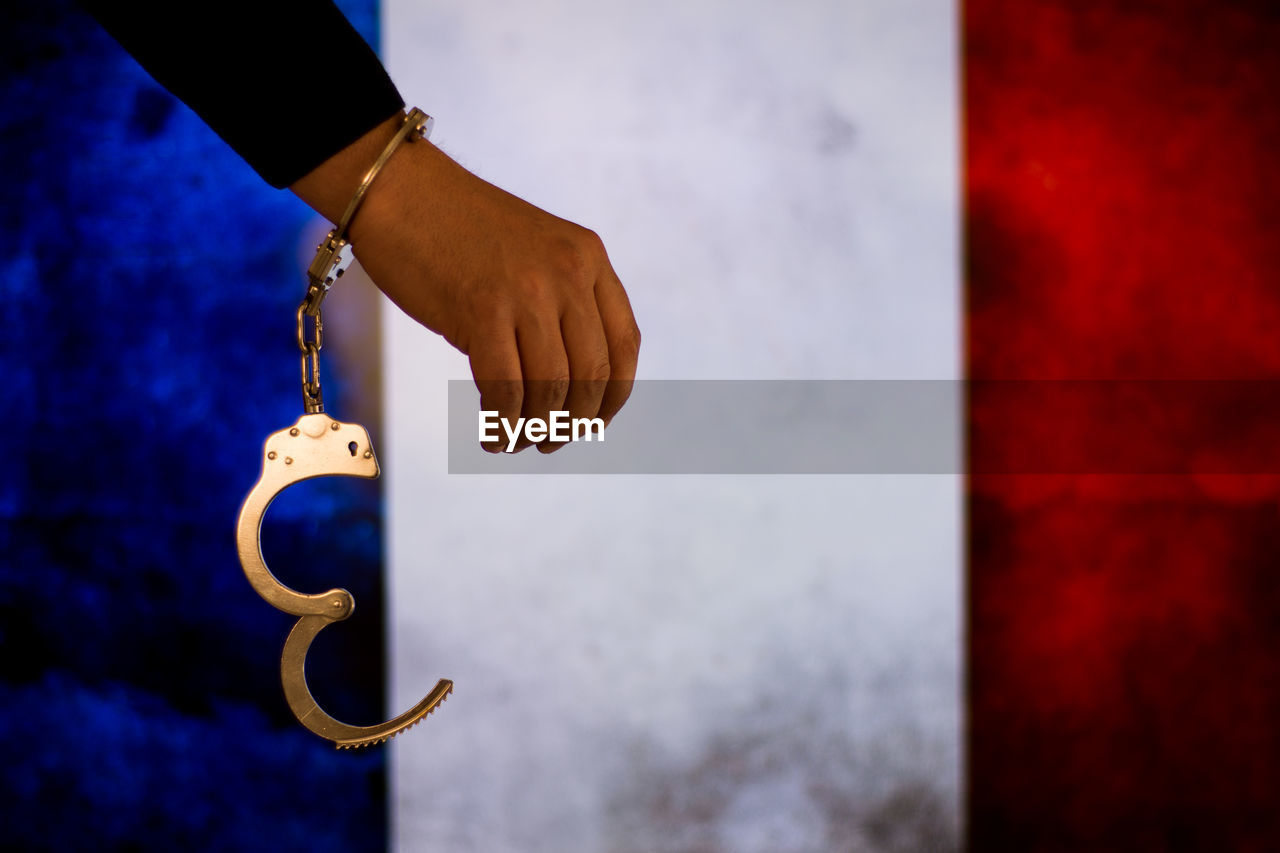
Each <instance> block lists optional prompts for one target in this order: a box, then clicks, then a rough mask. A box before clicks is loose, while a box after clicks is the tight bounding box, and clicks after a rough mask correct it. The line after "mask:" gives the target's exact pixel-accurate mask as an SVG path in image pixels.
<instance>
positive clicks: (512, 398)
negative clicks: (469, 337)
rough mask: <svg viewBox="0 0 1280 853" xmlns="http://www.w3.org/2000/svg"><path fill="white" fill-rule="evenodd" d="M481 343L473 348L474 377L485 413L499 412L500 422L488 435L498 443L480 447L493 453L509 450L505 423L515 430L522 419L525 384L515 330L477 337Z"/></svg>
mask: <svg viewBox="0 0 1280 853" xmlns="http://www.w3.org/2000/svg"><path fill="white" fill-rule="evenodd" d="M477 340H479V341H481V342H482V343H479V344H477V345H476V346H474V347H472V349H471V353H470V359H471V375H472V377H474V378H475V381H476V388H478V389H479V390H480V409H481V411H482V412H497V413H498V418H499V419H500V420H499V421H498V423H497V424H496V426H495V428H493V429H490V430H489V434H490V435H493V434H494V433H496V434H497V438H496V439H495V440H491V441H487V442H483V443H482V444H481V447H483V448H484V449H485V450H487V451H489V452H490V453H497V452H499V451H502V450H505V449H506V448H507V444H508V439H507V434H506V432H505V430H504V429H503V427H502V423H503V421H504V420H505V422H506V423H508V424H511V425H512V426H513V427H514V425H515V423H516V421H517V420H519V418H520V410H521V407H522V406H523V404H524V384H523V381H522V373H521V370H520V351H519V348H518V347H517V346H516V335H515V330H514V329H513V328H511V327H510V326H505V325H495V326H492V327H490V328H488V329H487V330H485V331H484V333H483V334H481V335H478V336H477Z"/></svg>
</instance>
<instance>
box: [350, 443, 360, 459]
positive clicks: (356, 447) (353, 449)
mask: <svg viewBox="0 0 1280 853" xmlns="http://www.w3.org/2000/svg"><path fill="white" fill-rule="evenodd" d="M359 449H360V445H358V444H356V443H355V442H354V441H352V442H350V443H348V444H347V450H350V451H351V455H352V456H355V455H356V451H357V450H359Z"/></svg>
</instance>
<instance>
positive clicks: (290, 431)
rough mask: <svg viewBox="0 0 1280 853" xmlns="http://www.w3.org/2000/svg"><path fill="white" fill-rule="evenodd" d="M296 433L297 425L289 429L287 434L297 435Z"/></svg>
mask: <svg viewBox="0 0 1280 853" xmlns="http://www.w3.org/2000/svg"><path fill="white" fill-rule="evenodd" d="M297 434H298V428H297V427H294V428H293V429H291V430H289V435H297Z"/></svg>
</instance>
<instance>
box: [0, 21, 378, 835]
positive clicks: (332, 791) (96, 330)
mask: <svg viewBox="0 0 1280 853" xmlns="http://www.w3.org/2000/svg"><path fill="white" fill-rule="evenodd" d="M343 5H344V7H345V8H347V10H348V11H349V12H351V13H352V14H353V17H354V18H355V20H356V22H357V25H358V26H362V28H363V31H364V33H365V35H366V36H367V37H376V32H374V30H373V27H375V26H376V18H377V16H376V8H375V4H374V3H372V2H360V3H346V4H343ZM7 28H8V38H7V40H6V48H5V51H4V53H3V57H2V58H0V73H2V74H3V78H4V81H3V91H4V93H5V94H4V108H3V113H2V114H0V128H2V130H3V134H2V139H3V142H2V143H0V174H4V175H5V176H6V181H9V182H11V183H10V184H9V189H8V191H7V192H6V195H9V198H8V199H7V200H6V203H5V204H4V205H3V206H0V223H2V225H3V234H4V237H5V239H6V242H7V243H8V245H7V246H6V258H7V260H8V264H7V268H6V270H5V272H4V274H3V275H0V376H3V377H4V378H5V386H6V387H5V393H4V395H3V396H4V399H5V403H4V411H5V417H4V440H5V461H4V465H3V469H2V473H0V555H2V557H0V660H2V661H3V664H2V667H3V672H2V673H0V733H2V734H0V742H2V744H3V750H4V755H5V760H6V765H7V766H6V769H5V773H4V775H3V781H2V782H0V803H3V805H2V806H0V808H2V809H3V810H4V811H5V812H7V814H6V816H5V819H4V820H3V824H4V825H5V827H6V831H5V843H6V845H7V846H11V847H13V848H14V849H33V850H34V849H54V850H73V849H117V848H126V847H127V848H129V849H148V850H149V849H163V850H172V849H175V848H176V847H178V846H179V845H182V846H188V847H191V848H193V849H228V850H256V849H263V850H267V849H269V850H293V849H298V850H302V849H306V850H308V851H317V850H334V851H338V850H342V851H352V850H380V849H384V848H385V846H386V837H387V830H386V822H385V810H386V795H385V791H386V780H385V758H384V752H382V751H380V750H373V751H366V752H361V753H348V752H342V753H339V752H336V751H335V750H333V748H332V746H330V745H328V744H327V743H326V742H324V741H321V740H319V739H318V738H315V737H314V736H313V735H311V734H310V733H308V732H305V731H303V730H302V729H301V728H300V727H299V726H298V725H297V724H296V722H294V720H293V718H292V717H291V716H290V715H289V713H288V710H287V708H286V707H285V704H284V701H283V697H282V695H281V690H280V686H279V676H278V659H279V652H280V648H281V645H282V643H283V640H284V636H285V633H286V632H287V630H288V627H289V620H288V619H286V618H285V617H282V616H281V615H280V614H278V613H276V612H275V611H274V610H272V609H271V608H270V607H269V606H267V605H266V604H265V603H264V602H262V601H261V600H260V599H258V598H257V597H256V595H254V593H253V592H252V591H251V590H250V588H249V587H248V585H247V584H246V583H245V581H244V578H243V575H242V574H241V572H240V569H239V565H238V563H237V561H236V556H235V551H234V542H233V539H232V528H233V524H234V519H235V513H236V508H237V505H238V504H239V501H240V500H241V498H242V497H243V495H244V493H245V492H246V491H247V490H248V488H249V486H250V485H251V484H252V482H253V480H254V479H255V478H256V477H257V469H258V464H259V452H260V447H261V441H262V439H263V438H265V436H266V434H267V432H268V431H271V430H275V429H278V428H280V427H282V426H286V425H288V424H289V423H292V422H293V421H294V420H295V419H296V417H297V415H298V414H300V412H301V408H300V396H299V391H298V388H297V382H298V379H297V359H296V351H295V350H294V345H293V337H292V336H293V330H292V321H293V310H294V306H295V305H296V302H297V299H298V298H299V296H300V293H301V288H302V280H301V276H300V271H299V270H298V269H297V263H296V256H295V247H296V245H297V242H298V240H299V235H300V233H301V231H302V229H303V228H304V226H305V224H306V223H307V222H308V221H309V218H310V214H309V212H308V211H307V210H306V209H305V208H304V207H303V206H302V205H301V204H300V203H299V202H297V201H296V200H295V199H294V198H293V197H292V196H290V195H289V194H287V193H280V192H276V191H274V190H271V189H270V188H268V187H266V186H265V185H264V184H263V183H262V182H261V181H260V180H259V179H258V177H257V176H256V175H255V174H254V173H253V172H252V171H251V170H250V169H249V168H248V167H247V166H245V165H244V164H243V163H242V162H241V161H240V160H239V159H238V158H237V157H236V156H235V154H233V153H232V152H231V151H230V150H229V149H228V148H227V147H226V146H225V145H224V144H223V143H222V142H221V141H220V140H218V139H217V137H215V136H214V135H213V134H212V133H211V132H210V131H208V130H207V129H206V128H205V127H204V126H203V125H202V124H201V123H200V122H199V121H198V120H197V119H196V118H195V117H194V116H193V115H192V114H191V113H190V112H189V111H188V110H187V109H186V108H185V107H183V106H182V105H180V104H178V103H177V102H176V101H175V100H174V99H173V98H172V97H171V96H170V95H169V94H168V93H167V92H164V91H163V90H161V89H160V88H158V87H157V86H156V84H155V83H154V82H152V81H151V80H150V78H149V77H147V76H146V75H145V74H144V73H143V72H142V71H141V70H140V69H138V67H137V66H136V65H135V64H134V63H133V61H132V60H131V59H129V58H128V57H127V56H126V55H125V54H124V53H123V52H122V51H121V50H120V49H119V47H118V46H117V45H116V44H115V43H114V42H113V41H111V39H110V38H109V37H107V36H106V35H105V34H104V33H102V32H101V31H100V30H99V29H98V28H97V26H96V25H95V24H94V23H93V21H92V20H90V19H88V18H86V17H85V16H84V15H83V14H81V13H80V12H78V11H77V10H76V9H75V8H74V7H73V6H72V5H71V4H70V3H69V2H67V0H59V2H56V3H50V4H20V5H19V6H18V7H15V8H14V9H12V10H10V15H9V18H8V19H7ZM326 368H327V372H326V388H325V390H326V396H327V397H329V399H331V400H333V399H337V400H340V399H341V397H342V385H343V383H342V375H341V371H340V370H337V371H335V370H334V365H333V364H332V363H331V360H330V361H327V362H326ZM361 485H362V484H348V483H344V482H342V481H334V482H332V483H317V484H316V485H315V486H314V487H313V488H310V489H307V490H304V492H303V493H302V494H301V495H300V496H298V497H296V498H293V499H290V500H284V499H282V501H281V502H280V503H281V506H279V507H277V508H276V509H273V511H272V513H271V514H270V515H269V516H268V526H267V531H266V537H267V538H266V540H265V542H264V547H265V548H266V549H267V554H268V556H269V557H271V556H272V555H273V554H278V555H280V556H279V557H278V558H277V560H278V563H279V564H277V561H273V562H272V565H273V567H274V568H276V569H277V570H281V569H282V568H283V571H282V572H281V573H282V574H286V572H289V573H290V574H286V577H287V578H289V579H292V580H293V582H294V583H296V584H297V585H298V586H300V587H302V588H304V589H307V588H310V587H311V586H314V587H315V588H316V589H321V588H326V587H327V586H330V585H333V584H341V585H344V586H347V587H348V588H349V589H351V590H352V592H353V593H355V595H356V598H357V601H359V602H360V604H361V610H360V613H359V614H358V616H357V618H355V619H353V620H352V621H351V623H350V624H349V627H348V626H345V625H344V626H343V627H342V628H340V629H332V630H333V632H335V633H336V634H337V635H336V636H335V637H333V638H328V639H329V642H328V643H327V645H323V644H322V645H320V646H318V648H317V650H316V651H315V653H314V654H313V658H315V666H314V667H313V670H314V671H313V686H314V688H315V690H316V693H317V694H318V697H319V698H320V700H321V702H322V704H325V705H326V707H327V708H329V709H331V711H332V712H333V713H334V714H335V715H336V716H340V717H345V718H349V719H351V720H352V721H353V722H371V721H374V720H377V719H382V718H383V708H382V703H381V697H382V696H383V693H384V678H383V674H382V671H381V669H380V667H378V666H370V662H371V661H380V660H381V659H382V636H383V626H382V621H381V613H380V602H381V598H382V578H381V564H382V554H381V498H380V496H379V495H378V493H377V491H376V489H373V488H361ZM309 562H316V563H320V564H322V565H323V566H324V567H325V570H324V571H325V572H327V574H326V575H325V576H323V577H322V576H321V573H320V572H315V573H309V572H307V571H306V570H305V568H304V567H305V566H306V565H307V564H308V563H309ZM291 567H292V568H291ZM338 632H345V633H338ZM322 639H324V638H322ZM326 664H327V666H326Z"/></svg>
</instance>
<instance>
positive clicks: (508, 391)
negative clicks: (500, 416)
mask: <svg viewBox="0 0 1280 853" xmlns="http://www.w3.org/2000/svg"><path fill="white" fill-rule="evenodd" d="M480 396H481V397H482V398H483V401H484V407H485V408H486V409H488V410H497V411H500V412H517V411H519V410H520V402H521V398H522V396H523V390H522V388H521V385H520V383H519V382H516V381H514V380H509V379H492V380H488V381H483V382H482V383H481V388H480Z"/></svg>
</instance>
